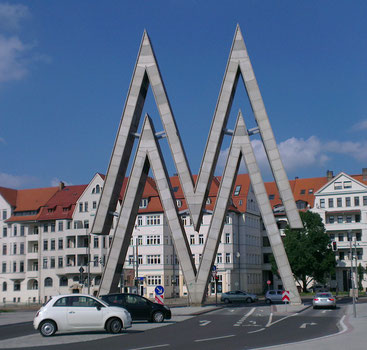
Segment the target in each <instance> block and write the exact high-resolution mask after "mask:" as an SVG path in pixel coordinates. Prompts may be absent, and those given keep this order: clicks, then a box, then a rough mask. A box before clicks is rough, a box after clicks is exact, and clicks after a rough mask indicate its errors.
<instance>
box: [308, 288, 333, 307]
mask: <svg viewBox="0 0 367 350" xmlns="http://www.w3.org/2000/svg"><path fill="white" fill-rule="evenodd" d="M312 305H313V308H314V309H316V308H318V307H331V308H333V309H336V298H335V297H334V296H333V295H332V294H331V293H330V292H324V293H317V294H316V295H315V297H314V298H313V300H312Z"/></svg>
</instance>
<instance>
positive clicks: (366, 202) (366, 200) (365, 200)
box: [363, 196, 367, 205]
mask: <svg viewBox="0 0 367 350" xmlns="http://www.w3.org/2000/svg"><path fill="white" fill-rule="evenodd" d="M363 205H367V196H363Z"/></svg>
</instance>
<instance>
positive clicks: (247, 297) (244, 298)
mask: <svg viewBox="0 0 367 350" xmlns="http://www.w3.org/2000/svg"><path fill="white" fill-rule="evenodd" d="M220 300H221V301H223V302H225V303H226V304H229V303H239V302H246V303H253V302H254V301H257V296H256V295H255V294H250V293H246V292H244V291H242V290H236V291H234V292H227V293H222V296H221V298H220Z"/></svg>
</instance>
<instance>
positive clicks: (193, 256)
mask: <svg viewBox="0 0 367 350" xmlns="http://www.w3.org/2000/svg"><path fill="white" fill-rule="evenodd" d="M191 256H192V261H193V263H194V264H196V260H195V254H192V255H191Z"/></svg>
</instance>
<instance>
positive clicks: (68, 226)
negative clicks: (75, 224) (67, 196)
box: [66, 221, 71, 230]
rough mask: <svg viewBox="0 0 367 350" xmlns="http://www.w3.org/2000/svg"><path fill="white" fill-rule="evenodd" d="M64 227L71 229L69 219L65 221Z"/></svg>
mask: <svg viewBox="0 0 367 350" xmlns="http://www.w3.org/2000/svg"><path fill="white" fill-rule="evenodd" d="M66 229H67V230H70V229H71V221H67V222H66Z"/></svg>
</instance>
